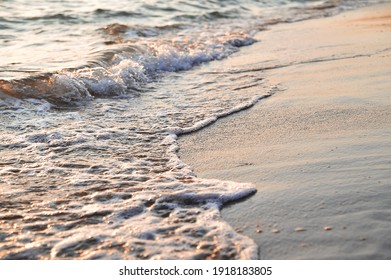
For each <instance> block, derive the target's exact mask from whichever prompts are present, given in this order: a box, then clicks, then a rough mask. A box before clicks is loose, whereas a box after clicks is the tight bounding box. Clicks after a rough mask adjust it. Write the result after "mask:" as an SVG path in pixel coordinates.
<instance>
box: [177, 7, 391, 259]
mask: <svg viewBox="0 0 391 280" xmlns="http://www.w3.org/2000/svg"><path fill="white" fill-rule="evenodd" d="M257 39H258V40H259V43H257V44H255V45H253V46H250V47H247V48H245V49H243V51H241V52H240V53H239V54H237V55H235V56H233V57H231V58H229V59H227V60H226V61H224V62H222V63H225V67H227V68H229V69H244V68H245V69H247V70H246V71H249V72H250V71H251V72H257V71H258V72H259V75H260V77H266V80H267V82H269V83H270V84H274V85H278V88H279V89H280V90H279V91H278V92H277V93H276V94H275V95H273V96H272V97H270V98H268V99H266V100H261V101H260V102H259V103H258V104H257V105H256V106H254V107H253V108H251V109H249V110H246V111H242V112H240V113H238V114H235V115H232V116H230V117H227V118H224V119H221V120H219V121H218V122H217V123H215V124H213V125H211V126H209V127H207V128H205V129H203V130H201V131H199V132H196V133H192V134H189V135H185V136H182V137H181V138H180V141H179V143H180V152H179V155H180V157H181V159H182V160H183V161H184V162H186V163H188V164H189V165H190V166H191V167H192V168H193V170H194V172H195V173H196V174H197V175H198V176H199V177H204V178H218V179H223V180H232V181H237V182H252V183H254V184H255V186H256V187H257V190H258V191H257V193H256V194H255V195H254V196H252V197H251V198H249V199H247V200H245V201H242V202H240V203H236V204H233V205H230V206H228V207H226V208H224V209H223V210H222V216H223V218H224V219H226V220H227V221H228V222H229V223H230V224H231V225H232V226H233V227H234V228H236V230H237V231H239V232H242V233H243V234H244V235H247V236H249V237H251V238H252V239H254V240H255V242H256V243H257V244H258V246H259V250H260V258H261V259H390V258H391V238H390V236H391V175H390V174H391V98H390V94H391V5H390V4H385V5H379V6H374V7H369V8H364V9H360V10H356V11H352V12H346V13H343V14H340V15H338V16H334V17H330V18H323V19H316V20H310V21H305V22H299V23H293V24H283V25H277V26H274V27H273V28H272V29H271V30H268V31H263V32H260V33H258V35H257ZM255 90H256V89H255Z"/></svg>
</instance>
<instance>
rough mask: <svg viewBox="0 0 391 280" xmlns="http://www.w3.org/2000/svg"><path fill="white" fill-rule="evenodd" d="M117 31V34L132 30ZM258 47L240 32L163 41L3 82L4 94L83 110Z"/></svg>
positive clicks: (153, 41) (2, 89)
mask: <svg viewBox="0 0 391 280" xmlns="http://www.w3.org/2000/svg"><path fill="white" fill-rule="evenodd" d="M113 26H114V25H112V28H114V29H115V30H117V31H116V32H117V33H119V32H125V30H126V28H127V27H124V26H122V25H119V24H118V25H115V27H113ZM118 30H119V31H118ZM113 32H114V31H113ZM254 42H255V40H254V39H253V38H251V37H250V36H249V35H247V34H245V33H240V32H237V33H231V34H229V35H226V34H221V35H219V36H215V37H214V38H210V37H209V36H205V37H204V36H202V35H200V36H199V37H197V38H196V39H194V40H189V39H188V38H182V39H181V38H176V39H175V40H171V39H167V40H164V39H162V38H157V39H155V40H147V41H143V42H142V43H139V44H134V45H131V44H129V45H126V44H125V46H124V47H122V48H119V49H114V50H112V51H106V52H104V53H101V54H100V55H99V57H98V58H97V59H96V60H95V61H92V62H90V63H89V65H88V66H85V67H81V68H80V69H73V70H72V69H69V70H63V71H59V72H56V73H46V74H42V75H38V76H30V77H28V78H24V79H18V80H0V92H3V93H5V94H7V95H9V96H13V97H16V98H22V99H23V98H41V99H45V100H47V101H49V102H51V103H53V104H54V105H57V106H80V105H83V104H85V103H86V102H88V101H90V100H92V99H93V98H95V97H116V98H118V97H132V96H135V95H137V94H139V93H140V92H142V91H143V89H145V88H146V87H147V85H148V84H150V83H151V82H153V81H155V80H156V79H157V78H159V77H161V76H162V75H163V74H164V72H177V71H183V70H189V69H191V68H193V67H194V66H197V65H199V64H201V63H204V62H208V61H212V60H220V59H223V58H226V57H227V56H229V55H231V54H232V53H234V52H236V51H237V50H238V48H240V47H242V46H246V45H250V44H253V43H254Z"/></svg>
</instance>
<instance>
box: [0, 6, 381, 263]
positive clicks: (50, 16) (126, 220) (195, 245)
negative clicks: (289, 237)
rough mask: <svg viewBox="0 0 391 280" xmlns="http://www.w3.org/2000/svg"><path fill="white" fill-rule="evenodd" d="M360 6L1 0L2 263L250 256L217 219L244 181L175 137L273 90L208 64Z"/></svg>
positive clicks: (244, 189)
mask: <svg viewBox="0 0 391 280" xmlns="http://www.w3.org/2000/svg"><path fill="white" fill-rule="evenodd" d="M372 2H374V1H342V0H341V1H256V0H244V1H239V0H232V1H189V0H185V1H158V0H154V1H125V0H120V1H104V2H103V1H78V2H77V3H76V2H74V1H55V0H51V1H49V0H41V1H25V0H15V1H13V0H9V1H2V2H1V4H0V30H1V33H0V59H1V61H0V191H1V193H0V209H1V212H0V246H1V247H0V258H2V259H255V258H257V257H258V253H257V247H256V245H255V243H254V242H253V241H252V240H251V239H249V238H248V237H246V236H243V235H241V234H239V233H237V232H236V231H235V230H233V229H232V228H231V227H230V226H229V225H228V224H227V223H226V222H224V221H223V220H222V219H221V217H220V212H219V210H220V209H221V207H223V206H224V205H225V204H227V203H229V202H232V201H235V200H238V199H241V198H244V197H246V196H249V195H251V194H253V193H254V192H255V188H254V186H253V185H251V184H243V183H236V182H228V181H220V180H207V179H202V178H197V176H196V174H194V173H193V172H192V170H191V167H190V166H188V165H186V163H184V162H182V161H181V160H180V159H179V158H178V156H177V153H176V152H177V150H178V148H179V147H178V144H177V141H176V139H177V137H178V136H180V135H181V134H184V133H191V132H193V131H196V130H199V129H202V128H203V127H205V126H206V125H209V124H211V123H213V122H214V121H216V120H217V119H218V118H219V117H223V116H226V115H229V114H232V113H234V112H237V111H240V110H243V109H245V108H248V107H251V106H252V105H254V104H255V103H256V102H258V101H259V100H260V99H263V98H267V97H270V96H272V95H273V93H274V92H276V91H277V90H278V89H277V87H275V86H273V85H270V84H268V83H267V82H265V81H264V79H263V78H262V73H261V72H259V71H254V72H251V71H240V69H235V70H234V71H233V70H232V69H224V68H223V67H221V66H220V65H219V60H222V59H225V58H227V57H228V56H230V55H232V54H233V53H235V52H237V51H239V50H240V48H241V47H244V46H247V45H251V44H253V43H255V40H254V38H253V37H254V35H255V33H257V32H262V30H263V29H265V28H269V27H270V26H271V25H273V24H278V23H286V24H288V23H289V22H294V21H298V20H305V19H309V18H315V17H321V16H328V15H332V14H335V13H338V12H341V11H344V10H346V9H352V8H356V7H359V6H362V5H367V4H370V3H372ZM260 43H262V42H260ZM210 65H213V67H211V66H210Z"/></svg>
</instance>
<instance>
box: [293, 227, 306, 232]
mask: <svg viewBox="0 0 391 280" xmlns="http://www.w3.org/2000/svg"><path fill="white" fill-rule="evenodd" d="M295 231H296V232H300V231H306V229H305V228H302V227H297V228H295Z"/></svg>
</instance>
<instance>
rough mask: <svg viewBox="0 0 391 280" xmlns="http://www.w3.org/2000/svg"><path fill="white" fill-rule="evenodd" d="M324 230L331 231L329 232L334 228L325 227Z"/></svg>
mask: <svg viewBox="0 0 391 280" xmlns="http://www.w3.org/2000/svg"><path fill="white" fill-rule="evenodd" d="M323 229H324V230H325V231H329V230H332V229H333V227H329V226H325V227H324V228H323Z"/></svg>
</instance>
